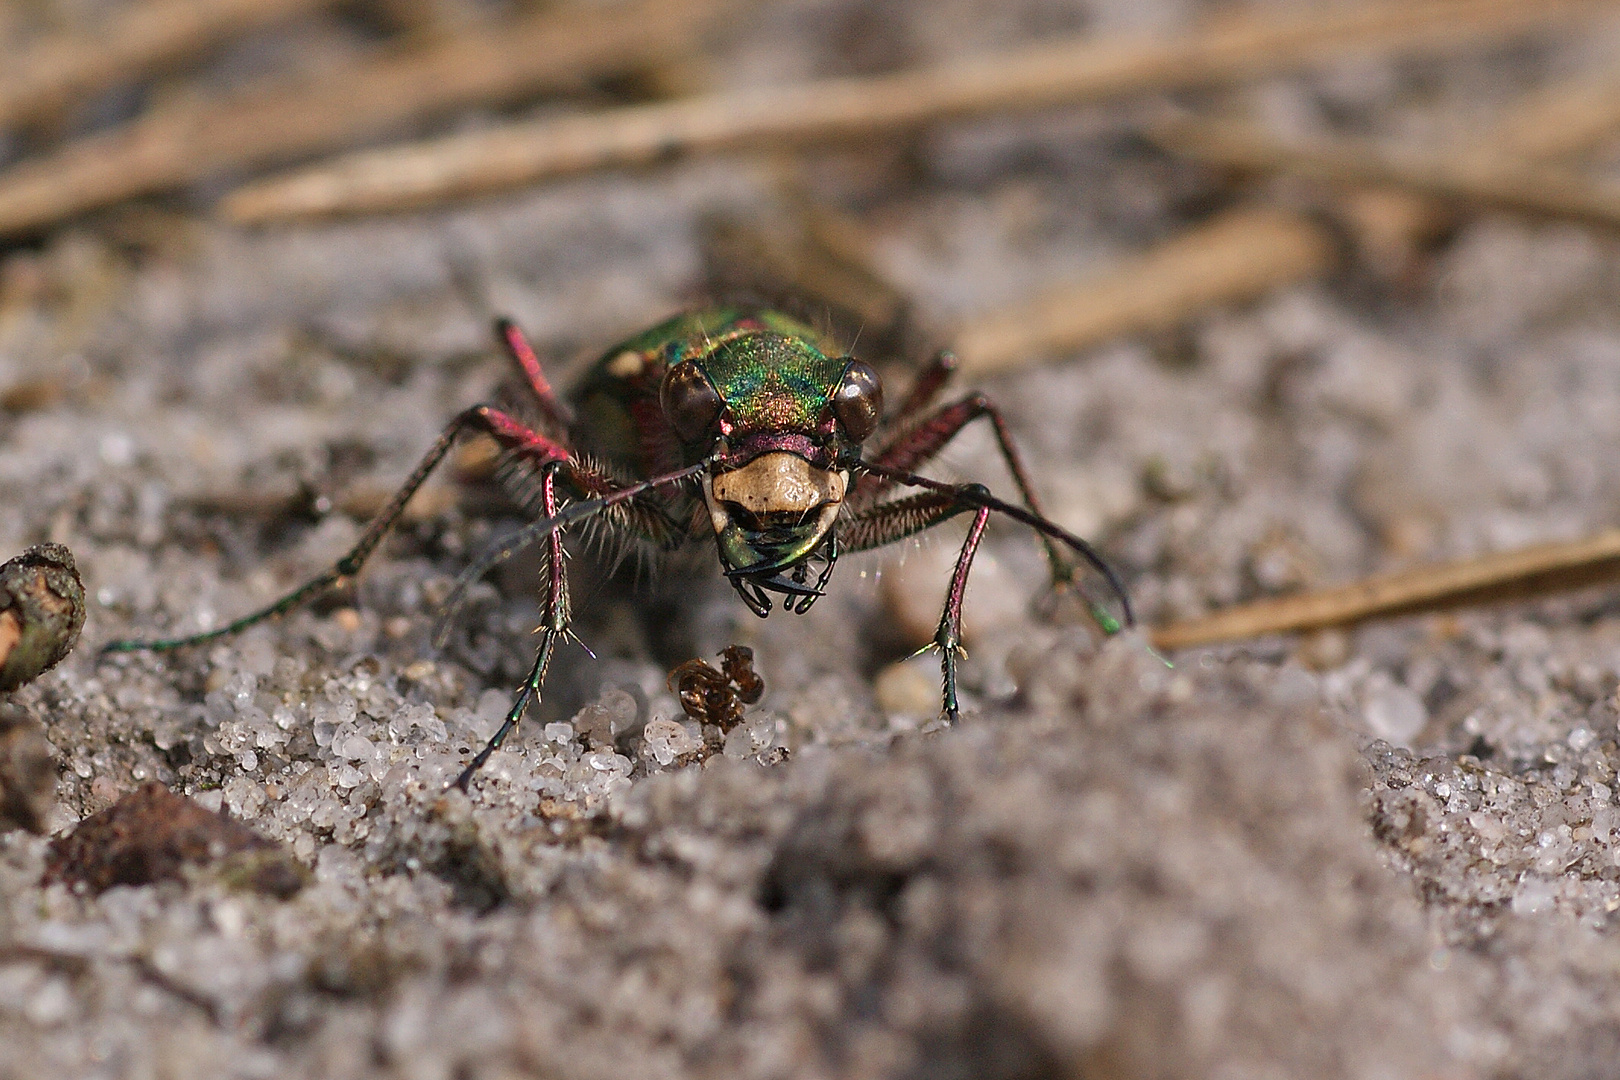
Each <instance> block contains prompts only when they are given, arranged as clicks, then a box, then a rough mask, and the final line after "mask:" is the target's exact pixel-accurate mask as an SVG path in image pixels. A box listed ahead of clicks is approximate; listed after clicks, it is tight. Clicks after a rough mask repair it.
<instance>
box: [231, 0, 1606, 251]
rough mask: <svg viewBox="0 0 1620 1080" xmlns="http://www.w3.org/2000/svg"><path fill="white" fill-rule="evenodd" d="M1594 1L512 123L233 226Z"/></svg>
mask: <svg viewBox="0 0 1620 1080" xmlns="http://www.w3.org/2000/svg"><path fill="white" fill-rule="evenodd" d="M1598 6H1599V5H1598V4H1597V3H1596V2H1594V0H1423V2H1417V3H1413V2H1385V3H1378V4H1371V5H1361V6H1357V7H1354V8H1352V9H1350V10H1341V11H1335V12H1330V13H1327V14H1314V15H1311V16H1306V17H1297V18H1293V19H1286V18H1279V17H1278V16H1276V15H1275V14H1272V13H1267V14H1265V15H1256V16H1249V17H1246V18H1238V19H1232V20H1228V21H1225V22H1223V23H1220V24H1218V25H1214V26H1210V27H1207V28H1205V29H1202V30H1197V31H1193V32H1189V33H1186V34H1183V35H1181V36H1178V37H1169V38H1164V37H1129V38H1109V39H1103V40H1098V39H1097V38H1094V37H1092V38H1081V39H1073V40H1070V41H1067V42H1062V43H1054V44H1047V45H1043V46H1039V47H1036V48H1032V49H1027V50H1023V51H1019V52H1013V53H1007V54H1003V55H998V56H987V57H978V58H976V59H972V60H967V61H961V62H956V63H951V64H945V65H941V66H938V67H931V68H923V69H919V70H913V71H906V72H901V73H899V74H894V75H885V76H876V77H870V78H851V79H832V80H826V81H822V82H814V83H807V84H802V85H798V86H785V87H773V88H764V89H758V90H753V91H747V92H737V93H724V94H714V95H707V96H701V97H695V98H690V99H687V100H683V101H678V102H672V103H667V104H658V105H650V106H643V107H637V108H629V109H620V110H615V111H612V112H608V113H602V114H597V115H588V116H579V117H568V118H563V119H557V120H544V121H538V122H532V123H523V124H514V125H509V126H506V127H501V128H496V129H492V130H488V131H482V132H476V133H472V134H467V135H460V136H455V137H451V138H447V139H438V140H433V141H431V142H426V143H420V144H415V145H410V146H403V147H397V148H392V149H387V150H381V151H375V152H369V153H360V154H355V155H350V156H347V157H344V158H340V159H338V160H337V161H335V162H332V163H330V164H325V165H321V166H317V167H314V168H312V169H309V170H305V171H301V172H297V173H294V174H291V175H288V176H284V177H279V178H272V179H270V180H267V181H264V182H261V183H257V184H253V185H250V186H248V187H245V188H243V189H241V190H240V191H238V192H236V193H235V194H234V195H232V196H231V197H230V198H229V199H228V200H227V201H226V203H225V206H224V210H225V213H226V215H227V216H228V217H230V218H232V219H233V220H236V221H239V222H261V221H272V220H278V219H286V218H296V217H307V216H311V215H323V214H338V213H369V212H378V211H385V210H395V209H401V208H406V207H412V206H420V205H424V204H428V203H434V202H439V201H442V200H445V199H450V198H457V197H462V196H468V195H473V194H477V193H481V192H489V191H498V190H501V189H505V188H511V187H515V186H520V185H523V184H528V183H532V182H534V181H536V180H540V179H544V178H547V177H553V176H559V175H563V174H567V173H574V172H580V171H584V170H589V169H599V168H608V167H615V166H631V165H644V164H647V163H650V162H654V161H657V160H659V159H661V158H664V157H667V156H668V155H670V154H672V153H692V152H698V151H711V150H716V149H722V148H727V147H735V146H741V145H745V144H759V143H767V142H772V143H780V142H783V141H788V140H810V139H827V138H839V137H849V136H855V135H863V134H868V133H871V132H874V131H878V130H884V129H893V128H896V127H904V126H907V125H916V124H922V123H927V122H930V121H934V120H940V119H944V118H948V117H959V116H969V115H974V114H982V113H988V112H994V111H1000V110H1013V109H1034V108H1040V107H1044V106H1050V105H1055V104H1058V103H1064V102H1081V101H1096V100H1101V99H1105V98H1109V97H1117V96H1120V95H1124V94H1130V93H1140V92H1146V91H1154V90H1169V89H1175V88H1179V87H1186V86H1191V85H1197V84H1202V83H1209V82H1218V81H1229V80H1241V79H1248V78H1254V77H1257V76H1261V75H1266V74H1270V73H1274V72H1280V71H1285V70H1289V69H1292V68H1297V67H1300V66H1302V65H1306V64H1309V63H1312V62H1317V61H1321V60H1324V59H1329V58H1333V57H1339V56H1345V55H1349V54H1354V53H1358V52H1359V53H1367V52H1384V53H1391V52H1398V51H1403V50H1405V51H1409V50H1413V49H1418V48H1433V47H1442V46H1447V45H1456V44H1459V43H1464V42H1470V41H1477V40H1480V39H1483V38H1492V37H1494V38H1501V37H1506V36H1509V35H1512V34H1514V33H1518V32H1522V31H1524V30H1527V29H1529V28H1531V27H1534V26H1538V25H1543V24H1545V23H1547V22H1549V21H1552V20H1554V19H1556V18H1560V17H1569V16H1573V15H1577V14H1581V13H1586V12H1590V11H1593V10H1595V9H1596V8H1597V7H1598Z"/></svg>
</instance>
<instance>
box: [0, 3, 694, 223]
mask: <svg viewBox="0 0 1620 1080" xmlns="http://www.w3.org/2000/svg"><path fill="white" fill-rule="evenodd" d="M719 6H720V2H719V0H642V2H640V3H635V4H631V5H628V6H624V5H621V6H618V7H613V8H609V9H607V10H600V9H597V10H585V9H580V8H574V9H570V10H564V11H561V12H556V13H548V14H543V15H538V16H533V17H531V18H527V19H525V20H523V21H521V22H519V23H517V24H514V25H507V26H504V27H500V28H498V29H493V30H485V31H480V32H477V33H469V34H466V35H462V36H458V37H453V38H450V39H448V40H445V41H442V42H439V43H436V44H432V45H425V46H421V47H417V48H413V49H410V50H408V51H404V52H398V53H393V54H389V55H385V56H381V57H377V58H375V59H371V60H367V61H362V62H360V63H358V64H356V65H355V66H353V67H350V68H347V69H345V70H343V71H341V72H338V73H335V74H330V75H327V76H326V77H324V78H322V79H320V80H318V81H317V80H309V81H304V82H300V83H298V84H295V85H291V86H277V87H271V88H265V89H261V90H258V91H255V92H251V93H246V94H240V95H236V96H232V97H228V98H225V99H224V100H217V101H190V102H186V103H183V104H179V105H175V106H171V107H167V108H160V109H157V110H154V111H152V112H151V113H149V114H147V115H146V116H144V117H143V118H141V119H139V120H137V121H135V122H134V123H133V124H131V125H129V126H128V127H125V128H122V129H120V130H117V131H113V132H108V133H106V134H102V135H95V136H91V137H90V138H87V139H82V140H79V141H78V142H76V143H74V144H72V145H70V146H68V147H67V148H65V149H64V150H62V151H61V152H59V153H57V154H55V155H52V156H50V157H45V158H38V159H35V160H31V161H25V162H23V163H22V164H20V165H17V166H15V167H14V168H12V169H10V170H9V171H7V172H5V173H0V234H8V233H9V234H14V233H18V232H22V231H25V230H30V229H37V228H39V227H41V226H43V225H47V224H50V223H52V222H55V221H58V220H60V219H62V218H65V217H68V216H70V215H72V214H75V213H80V212H82V211H85V210H88V209H93V208H95V207H98V206H104V205H107V204H109V203H112V202H116V201H118V200H120V199H124V198H128V197H130V196H133V195H140V194H145V193H148V192H153V191H161V190H164V189H166V188H172V187H175V186H178V185H181V184H185V183H188V182H190V181H193V180H197V179H200V178H202V177H205V176H208V175H211V174H214V173H218V172H220V171H221V170H224V169H229V168H240V167H244V166H251V165H258V164H264V163H267V162H274V161H280V160H286V159H288V158H291V157H296V156H299V155H303V154H308V153H311V152H314V151H318V150H323V149H327V148H330V147H333V146H339V145H342V144H344V143H346V142H348V141H350V140H352V139H354V138H357V137H360V136H364V135H368V134H375V133H377V132H379V131H384V130H387V129H388V128H390V127H393V126H397V125H399V124H401V123H404V122H407V121H410V120H414V119H418V118H422V117H426V116H431V115H435V114H438V113H443V112H445V111H447V110H450V109H455V108H460V107H465V106H468V105H475V104H487V103H499V102H504V101H510V100H513V99H515V98H518V97H521V96H524V95H529V94H533V93H535V92H537V91H540V90H544V89H554V88H560V87H565V86H571V85H576V84H577V83H578V82H579V81H580V80H582V79H583V78H585V77H588V76H594V75H601V74H604V73H607V72H613V71H624V70H628V69H630V68H633V67H635V66H638V65H640V64H643V63H646V62H648V61H649V60H651V59H653V58H655V57H658V56H662V55H664V54H666V53H667V52H668V51H669V50H671V49H676V48H679V47H680V45H681V43H682V42H687V41H690V39H691V36H692V34H693V33H694V32H695V31H696V29H697V27H698V25H699V24H700V22H701V21H702V20H703V19H704V18H706V17H708V16H711V15H712V14H714V12H715V11H716V10H717V9H718V8H719Z"/></svg>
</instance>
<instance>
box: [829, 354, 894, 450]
mask: <svg viewBox="0 0 1620 1080" xmlns="http://www.w3.org/2000/svg"><path fill="white" fill-rule="evenodd" d="M832 407H833V415H834V416H836V417H837V418H838V426H839V427H841V428H843V429H844V434H845V435H848V436H849V437H850V438H851V439H854V440H855V441H856V442H860V441H861V440H862V439H864V438H866V437H867V436H868V435H870V434H872V432H873V431H874V430H875V429H876V428H877V425H878V420H879V419H881V418H882V416H883V384H882V383H880V382H878V376H877V372H876V371H873V370H872V365H871V364H868V363H867V362H866V361H864V360H851V361H850V362H849V366H848V367H846V368H845V369H844V377H843V378H842V379H840V380H839V382H838V389H836V390H834V391H833V397H832Z"/></svg>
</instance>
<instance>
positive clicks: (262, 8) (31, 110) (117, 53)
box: [0, 0, 332, 128]
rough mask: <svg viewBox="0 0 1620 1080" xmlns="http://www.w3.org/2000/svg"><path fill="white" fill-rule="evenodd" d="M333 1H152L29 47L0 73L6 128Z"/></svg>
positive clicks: (0, 121)
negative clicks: (85, 29) (79, 29)
mask: <svg viewBox="0 0 1620 1080" xmlns="http://www.w3.org/2000/svg"><path fill="white" fill-rule="evenodd" d="M331 3H332V0H148V2H146V3H135V4H126V5H121V6H119V7H117V8H115V10H114V13H113V14H112V15H110V16H109V17H108V18H107V20H106V21H105V22H104V23H102V24H100V25H97V26H96V27H95V29H94V30H93V31H80V32H63V33H58V34H52V35H50V36H48V37H45V38H42V39H40V40H37V41H35V42H33V43H31V44H29V45H28V46H27V47H26V48H24V49H23V50H21V51H20V53H18V54H17V55H14V56H12V57H10V58H8V59H7V60H6V61H5V63H4V64H3V65H0V128H5V127H9V126H11V125H13V124H16V123H18V122H20V121H24V120H28V119H31V118H33V117H35V116H38V115H40V114H41V113H46V112H49V111H51V110H53V109H58V108H61V107H62V106H64V105H67V104H69V103H70V102H72V101H74V100H77V99H82V98H85V97H88V96H89V95H91V94H94V93H96V92H97V91H99V90H105V89H107V88H108V87H112V86H117V85H118V84H119V83H121V82H127V81H130V80H132V79H136V78H139V77H140V76H142V75H145V74H147V73H148V72H150V71H152V70H153V69H155V68H158V67H160V66H162V65H164V64H168V63H172V62H174V61H175V60H179V59H182V58H184V57H186V56H190V55H193V54H195V53H199V52H202V51H203V50H204V49H206V48H208V47H209V46H211V45H213V44H215V43H217V42H220V41H223V40H225V39H227V38H230V37H232V36H234V35H237V34H241V33H244V32H246V31H249V30H252V29H255V28H257V27H260V26H265V25H267V24H269V23H273V22H278V21H281V20H284V19H289V18H292V17H293V16H296V15H301V14H304V13H305V12H308V11H313V10H315V9H317V8H321V7H327V6H330V4H331Z"/></svg>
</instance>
